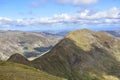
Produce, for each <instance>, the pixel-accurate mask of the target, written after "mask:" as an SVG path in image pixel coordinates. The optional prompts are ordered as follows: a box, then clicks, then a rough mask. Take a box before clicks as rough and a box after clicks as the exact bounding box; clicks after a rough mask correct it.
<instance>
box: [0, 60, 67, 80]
mask: <svg viewBox="0 0 120 80" xmlns="http://www.w3.org/2000/svg"><path fill="white" fill-rule="evenodd" d="M0 80H65V79H63V78H58V77H55V76H52V75H49V74H47V73H45V72H42V71H40V70H37V69H35V68H32V67H28V66H25V65H21V64H16V63H12V62H3V61H0Z"/></svg>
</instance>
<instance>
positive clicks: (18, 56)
mask: <svg viewBox="0 0 120 80" xmlns="http://www.w3.org/2000/svg"><path fill="white" fill-rule="evenodd" d="M7 61H10V62H15V63H20V64H25V65H30V62H29V61H28V60H27V58H25V57H24V56H22V55H21V54H18V53H16V54H13V55H12V56H10V58H9V59H8V60H7Z"/></svg>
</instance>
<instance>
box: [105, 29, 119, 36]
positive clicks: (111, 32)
mask: <svg viewBox="0 0 120 80" xmlns="http://www.w3.org/2000/svg"><path fill="white" fill-rule="evenodd" d="M106 32H108V33H110V34H112V35H113V36H116V37H120V30H113V31H106Z"/></svg>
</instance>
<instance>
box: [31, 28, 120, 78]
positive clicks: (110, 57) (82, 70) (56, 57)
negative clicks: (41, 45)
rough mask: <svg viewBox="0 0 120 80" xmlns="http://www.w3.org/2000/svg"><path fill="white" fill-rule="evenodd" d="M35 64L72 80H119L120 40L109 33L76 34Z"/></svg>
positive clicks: (86, 31) (77, 32) (84, 31)
mask: <svg viewBox="0 0 120 80" xmlns="http://www.w3.org/2000/svg"><path fill="white" fill-rule="evenodd" d="M32 64H34V66H35V67H36V68H38V69H41V70H43V71H46V72H48V73H50V74H52V75H56V76H60V77H64V78H67V79H68V80H119V79H120V40H119V39H118V38H115V37H113V36H112V35H109V34H107V33H106V32H93V31H89V30H78V31H74V32H71V33H69V34H68V35H67V36H66V37H65V39H63V40H61V42H59V43H58V44H57V45H56V46H55V47H54V48H53V49H52V50H51V51H50V52H48V53H47V54H44V55H43V56H41V57H39V58H37V59H35V60H33V61H32Z"/></svg>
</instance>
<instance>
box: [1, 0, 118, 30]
mask: <svg viewBox="0 0 120 80" xmlns="http://www.w3.org/2000/svg"><path fill="white" fill-rule="evenodd" d="M119 4H120V0H0V10H1V12H0V29H1V30H75V29H81V28H88V29H93V30H106V29H107V30H112V29H119V28H120V5H119Z"/></svg>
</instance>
